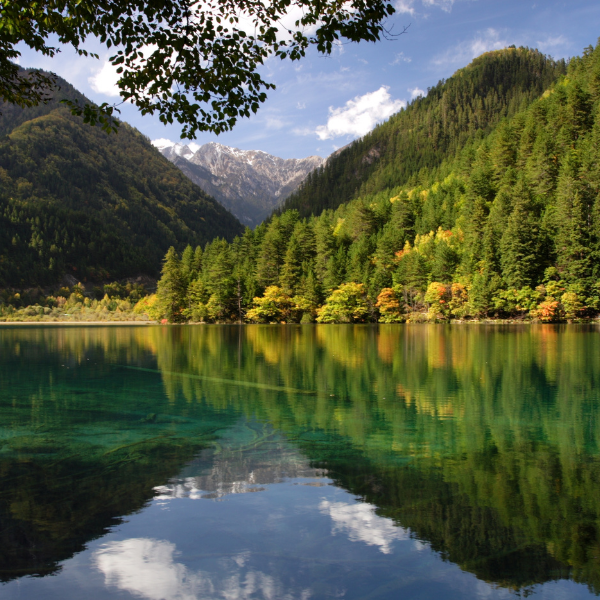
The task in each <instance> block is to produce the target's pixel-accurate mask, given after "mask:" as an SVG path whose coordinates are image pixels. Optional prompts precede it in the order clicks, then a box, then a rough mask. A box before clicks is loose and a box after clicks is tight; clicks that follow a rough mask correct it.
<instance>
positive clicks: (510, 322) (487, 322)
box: [0, 319, 600, 328]
mask: <svg viewBox="0 0 600 600" xmlns="http://www.w3.org/2000/svg"><path fill="white" fill-rule="evenodd" d="M22 325H25V326H29V327H32V326H46V325H49V326H53V327H56V326H64V325H66V326H69V327H81V326H88V325H89V326H94V327H101V326H108V327H115V326H118V325H124V326H144V327H148V326H150V325H161V326H177V327H182V326H183V327H190V326H192V327H193V326H198V325H200V326H203V327H206V326H208V327H210V326H211V325H212V326H215V325H217V326H220V327H222V326H223V325H244V326H252V325H259V326H262V327H265V326H267V327H281V326H290V325H291V326H295V327H300V326H304V325H323V326H328V325H377V326H388V325H600V320H598V319H590V320H582V321H575V322H573V321H571V322H568V321H558V322H555V323H544V322H543V321H530V320H517V319H482V320H451V321H419V322H404V323H240V322H232V323H189V322H188V323H160V322H159V321H0V328H2V327H20V326H22Z"/></svg>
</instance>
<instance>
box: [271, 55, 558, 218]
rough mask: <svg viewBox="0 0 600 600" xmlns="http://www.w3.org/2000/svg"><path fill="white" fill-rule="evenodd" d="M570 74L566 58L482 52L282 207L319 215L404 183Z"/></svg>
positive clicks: (330, 165)
mask: <svg viewBox="0 0 600 600" xmlns="http://www.w3.org/2000/svg"><path fill="white" fill-rule="evenodd" d="M565 72H566V64H565V61H564V60H561V61H554V60H552V59H550V58H549V57H547V56H545V55H544V54H542V53H540V52H538V51H537V50H531V49H529V48H507V49H505V50H499V51H494V52H488V53H486V54H483V55H482V56H480V57H479V58H476V59H475V60H474V61H473V62H472V63H471V64H470V65H469V66H467V67H465V68H464V69H461V70H460V71H458V72H457V73H455V74H454V75H453V76H452V77H451V78H450V79H448V80H447V81H440V82H439V83H438V84H437V85H436V86H435V87H433V88H429V89H428V92H427V96H426V97H424V98H418V99H416V100H415V101H414V102H412V103H411V104H410V105H409V106H408V107H407V108H406V109H405V110H402V111H401V112H399V113H398V114H396V115H394V116H393V117H392V118H390V119H389V120H388V121H386V122H385V123H383V124H382V125H379V126H378V127H376V128H375V130H374V131H372V132H371V133H369V134H367V135H366V136H364V137H363V138H361V139H360V140H357V141H355V142H353V143H352V144H350V145H349V146H348V147H346V148H345V149H344V150H342V151H341V152H339V153H338V154H336V155H334V156H332V157H331V158H330V159H329V161H328V162H327V163H326V165H324V166H323V167H322V168H320V169H318V170H316V171H315V172H314V173H312V175H311V176H309V177H308V178H307V179H306V181H305V182H304V183H303V185H302V186H301V188H300V189H299V190H298V191H297V192H295V193H294V194H293V195H292V196H290V197H289V198H288V199H287V200H286V201H285V203H284V204H283V207H282V209H281V210H280V211H279V212H281V211H283V210H288V209H293V208H295V209H297V210H298V211H299V212H300V215H301V216H308V215H311V214H314V215H319V214H320V213H321V212H322V211H323V210H324V209H327V208H336V207H337V206H339V205H340V204H342V203H344V202H348V201H349V200H352V199H353V198H355V197H357V196H363V195H365V194H372V193H376V192H379V191H382V190H384V189H386V188H390V187H394V186H398V185H405V184H407V183H408V182H409V181H410V180H411V177H413V178H414V177H415V176H416V175H418V174H419V172H420V171H421V169H432V168H436V167H438V166H439V165H440V164H441V163H442V162H443V161H444V160H447V159H449V158H452V157H454V155H455V154H456V152H457V151H459V150H461V149H462V148H463V147H464V146H465V144H467V142H469V141H471V140H474V139H481V137H482V136H484V135H485V134H487V133H489V132H490V131H491V130H492V129H493V128H494V127H495V126H496V125H497V124H498V122H499V121H500V120H502V119H503V118H505V117H511V116H513V115H515V114H516V113H517V112H518V111H519V110H522V109H523V107H525V106H527V105H528V104H530V103H531V102H532V100H534V99H536V98H538V97H539V96H540V95H541V94H542V93H543V92H544V91H545V90H546V89H548V88H549V87H550V86H551V85H552V84H553V83H554V82H555V81H556V80H557V79H558V77H560V76H561V75H564V73H565Z"/></svg>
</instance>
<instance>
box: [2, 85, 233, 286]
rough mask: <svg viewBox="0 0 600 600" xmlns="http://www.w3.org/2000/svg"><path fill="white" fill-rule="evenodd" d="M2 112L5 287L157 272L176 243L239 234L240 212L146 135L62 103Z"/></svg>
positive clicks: (67, 89) (67, 92)
mask: <svg viewBox="0 0 600 600" xmlns="http://www.w3.org/2000/svg"><path fill="white" fill-rule="evenodd" d="M60 83H61V93H60V95H59V94H57V95H56V97H55V98H53V99H52V101H51V102H50V103H49V104H48V105H45V106H38V107H34V108H27V109H21V108H18V107H14V106H8V105H4V106H3V107H2V112H3V115H2V117H0V133H1V134H4V137H0V231H1V233H2V234H1V235H0V285H3V286H6V285H11V286H17V287H18V286H21V287H22V286H31V285H38V284H49V283H54V282H55V281H57V280H58V279H59V278H60V277H61V276H62V275H63V274H64V273H65V272H68V273H72V274H74V275H75V276H76V277H77V278H80V279H83V278H92V279H106V278H109V277H110V278H120V277H127V276H132V275H135V274H139V273H144V274H147V275H156V274H157V273H158V271H159V269H160V261H161V257H162V256H163V255H164V253H165V252H166V251H167V249H168V248H169V247H170V246H175V247H177V248H178V249H183V248H184V247H185V246H186V245H187V244H202V245H204V244H206V243H207V242H208V241H210V240H211V239H213V237H214V236H216V235H217V236H222V237H224V238H226V239H230V240H231V239H232V238H233V236H234V235H236V234H239V233H241V232H242V226H241V225H240V223H239V222H238V220H237V219H236V218H235V217H234V216H233V215H232V214H231V213H229V212H228V211H227V210H226V209H224V208H223V207H222V206H221V205H220V204H218V203H217V202H216V201H215V200H213V199H212V198H211V197H210V196H208V195H207V194H206V193H204V192H203V191H202V190H201V189H200V188H199V187H197V186H196V185H194V184H192V183H191V182H190V181H189V180H188V179H187V178H186V177H185V176H184V175H183V174H182V173H181V172H180V171H179V170H178V169H177V168H176V167H175V166H174V165H171V163H169V162H168V161H167V159H165V158H164V157H163V156H161V155H160V153H159V152H158V151H157V150H156V149H155V148H154V147H153V146H152V145H151V144H150V141H149V140H148V139H147V138H145V137H144V136H143V135H142V134H140V133H139V132H137V131H136V130H134V129H133V128H131V127H129V126H128V125H126V124H124V125H123V126H122V127H121V128H120V131H119V135H108V134H106V133H105V132H103V131H102V130H100V129H99V128H92V127H89V126H86V125H84V124H83V123H82V122H81V121H80V120H78V119H77V118H76V117H73V116H71V115H70V114H69V111H68V110H67V109H66V108H63V107H61V106H60V105H59V100H60V97H62V96H65V97H72V98H73V97H74V98H77V97H78V96H80V95H79V94H78V93H77V92H76V91H75V90H74V89H73V88H72V86H70V85H69V84H67V83H66V82H63V81H61V82H60Z"/></svg>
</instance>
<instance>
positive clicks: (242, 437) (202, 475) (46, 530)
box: [0, 325, 600, 600]
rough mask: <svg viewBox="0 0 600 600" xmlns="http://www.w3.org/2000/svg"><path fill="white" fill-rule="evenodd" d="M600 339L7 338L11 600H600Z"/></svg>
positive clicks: (91, 332)
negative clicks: (598, 598) (594, 599)
mask: <svg viewBox="0 0 600 600" xmlns="http://www.w3.org/2000/svg"><path fill="white" fill-rule="evenodd" d="M599 367H600V328H599V327H598V326H595V325H587V326H586V325H581V326H577V325H564V326H551V325H539V326H538V325H524V326H519V325H497V326H496V325H495V326H486V325H454V326H452V325H450V326H443V325H389V326H369V325H365V326H362V325H361V326H350V325H348V326H334V325H322V326H315V325H306V326H302V325H299V326H291V325H290V326H259V325H256V326H216V325H215V326H156V327H147V326H146V327H134V326H132V327H126V326H112V327H78V326H47V327H41V326H40V327H38V326H22V327H18V326H17V327H3V328H0V597H1V598H3V599H15V598H19V599H22V598H27V599H28V598H44V599H45V600H50V599H60V600H69V599H76V598H77V599H80V598H88V599H94V600H95V599H104V598H111V599H112V598H117V599H121V598H123V599H131V598H137V599H139V598H142V599H148V600H163V599H168V600H171V599H173V600H193V599H200V598H202V599H213V598H214V599H223V600H234V599H251V598H252V599H255V598H256V599H261V600H262V599H270V600H280V599H281V600H308V599H309V598H310V599H321V598H343V599H359V598H360V599H367V598H368V599H397V598H402V599H403V600H412V599H420V600H421V599H423V600H430V599H431V600H433V599H436V600H437V599H453V598H456V599H465V598H482V599H483V598H485V599H496V598H514V597H519V596H521V597H524V596H529V597H531V598H544V599H579V598H592V597H596V595H598V594H599V593H600V368H599Z"/></svg>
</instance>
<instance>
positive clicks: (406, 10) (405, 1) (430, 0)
mask: <svg viewBox="0 0 600 600" xmlns="http://www.w3.org/2000/svg"><path fill="white" fill-rule="evenodd" d="M454 2H455V0H421V3H422V4H423V6H424V7H426V8H427V7H432V6H434V7H437V8H441V9H442V10H443V11H444V12H448V13H449V12H450V11H451V10H452V6H453V5H454ZM394 7H395V8H396V12H398V13H400V14H409V15H410V16H411V17H414V16H415V15H416V14H417V9H416V8H415V0H396V3H395V4H394Z"/></svg>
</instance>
